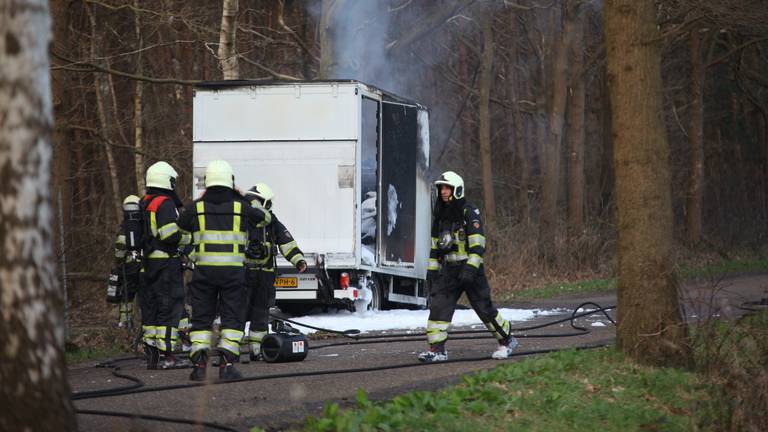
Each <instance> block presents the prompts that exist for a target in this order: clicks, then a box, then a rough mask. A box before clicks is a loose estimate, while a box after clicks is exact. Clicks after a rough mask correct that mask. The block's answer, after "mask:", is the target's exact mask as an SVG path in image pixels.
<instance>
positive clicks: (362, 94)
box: [193, 80, 431, 312]
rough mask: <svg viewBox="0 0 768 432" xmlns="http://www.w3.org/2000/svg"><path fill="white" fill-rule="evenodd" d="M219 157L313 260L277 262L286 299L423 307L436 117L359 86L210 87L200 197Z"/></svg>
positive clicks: (196, 124) (199, 119) (198, 146)
mask: <svg viewBox="0 0 768 432" xmlns="http://www.w3.org/2000/svg"><path fill="white" fill-rule="evenodd" d="M214 159H224V160H226V161H228V162H229V163H230V164H231V165H232V167H233V169H234V172H235V183H236V184H237V186H238V188H239V189H241V190H242V191H245V190H247V189H248V188H250V187H251V186H253V185H254V184H256V183H258V182H263V183H266V184H268V185H269V186H270V187H271V188H272V189H273V190H274V192H275V199H274V202H273V211H274V213H275V214H276V215H277V217H278V218H279V219H280V221H281V222H283V223H284V224H285V226H286V227H287V228H288V230H290V231H291V233H292V234H293V236H294V238H295V239H296V241H297V243H298V245H299V247H300V248H301V249H302V251H303V252H304V254H305V256H306V257H307V263H308V264H309V269H308V271H307V272H305V273H304V274H299V273H298V272H296V271H295V269H294V268H293V267H292V266H291V265H290V263H288V262H287V261H285V260H284V259H283V258H282V257H279V258H278V260H277V272H278V275H277V276H278V277H277V278H276V281H275V286H276V288H277V296H276V297H277V303H278V306H280V307H281V308H282V309H283V310H290V309H293V311H294V312H298V310H299V309H304V310H306V308H307V307H308V306H313V305H321V306H324V307H328V306H337V307H347V308H350V309H351V308H353V307H355V306H356V307H358V308H359V307H367V308H369V309H386V308H387V307H389V306H391V305H392V304H393V303H400V304H408V305H415V306H419V307H424V306H426V304H427V301H426V300H427V286H426V283H425V278H426V272H427V260H428V257H429V248H430V223H431V202H430V200H431V189H430V181H429V179H428V178H427V175H428V174H427V173H428V169H429V116H428V111H427V109H426V108H425V107H424V106H422V105H419V104H418V103H415V102H412V101H409V100H406V99H404V98H401V97H398V96H395V95H392V94H390V93H387V92H385V91H382V90H380V89H377V88H375V87H373V86H370V85H367V84H364V83H361V82H358V81H349V80H346V81H322V82H316V81H312V82H269V83H264V82H257V81H223V82H205V83H201V84H199V85H198V86H196V88H195V93H194V105H193V167H194V172H193V175H194V180H193V184H194V185H193V188H194V191H193V192H194V196H198V195H199V194H200V193H201V192H202V191H203V189H204V183H203V174H204V171H205V166H206V165H207V163H208V162H209V161H211V160H214Z"/></svg>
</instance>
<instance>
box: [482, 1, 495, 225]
mask: <svg viewBox="0 0 768 432" xmlns="http://www.w3.org/2000/svg"><path fill="white" fill-rule="evenodd" d="M492 86H493V14H487V16H486V18H485V22H484V23H483V59H482V66H481V72H480V101H479V105H480V127H479V132H480V165H481V168H480V169H481V172H482V179H483V203H484V210H485V223H486V224H487V225H488V226H490V227H492V226H494V224H495V221H496V200H495V199H494V196H493V166H492V163H491V159H492V156H491V87H492Z"/></svg>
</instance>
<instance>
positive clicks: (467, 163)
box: [457, 38, 475, 175]
mask: <svg viewBox="0 0 768 432" xmlns="http://www.w3.org/2000/svg"><path fill="white" fill-rule="evenodd" d="M457 42H458V45H459V53H458V56H459V58H458V61H459V71H458V72H459V81H460V82H462V83H463V84H465V85H467V86H468V87H469V89H468V90H465V93H471V92H472V90H471V87H474V83H473V82H470V79H471V78H470V76H469V68H468V64H469V59H468V53H467V51H468V50H467V44H466V42H464V40H463V39H462V38H458V41H457ZM463 97H470V95H469V94H466V95H465V96H463ZM469 111H470V110H468V109H463V110H462V111H461V119H460V120H461V150H462V152H461V153H462V156H463V158H462V159H463V161H462V162H463V168H464V174H465V175H468V174H469V173H470V172H472V161H474V160H475V157H474V156H475V152H474V149H473V148H472V136H473V135H474V134H473V130H472V119H471V118H470V112H469Z"/></svg>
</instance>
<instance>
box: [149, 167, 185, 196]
mask: <svg viewBox="0 0 768 432" xmlns="http://www.w3.org/2000/svg"><path fill="white" fill-rule="evenodd" d="M178 176H179V174H178V173H177V172H176V170H175V169H173V167H172V166H170V165H169V164H168V162H163V161H160V162H155V163H154V164H152V166H150V167H149V168H148V169H147V179H146V184H147V187H156V188H160V189H168V190H174V189H176V177H178Z"/></svg>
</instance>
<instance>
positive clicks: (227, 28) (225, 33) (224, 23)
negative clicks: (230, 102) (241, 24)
mask: <svg viewBox="0 0 768 432" xmlns="http://www.w3.org/2000/svg"><path fill="white" fill-rule="evenodd" d="M238 7H239V5H238V0H223V7H222V11H221V31H220V32H219V50H218V51H217V53H216V54H217V55H218V57H219V63H220V64H221V72H222V73H223V74H224V79H225V80H236V79H240V68H239V65H238V61H237V47H236V45H235V41H236V35H237V19H236V18H237V10H238Z"/></svg>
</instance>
